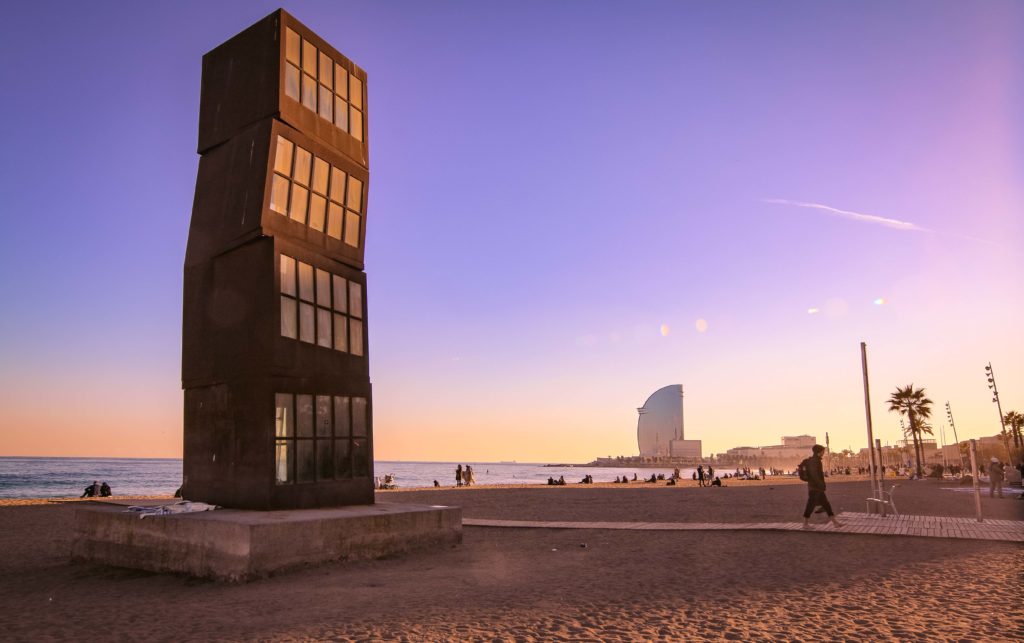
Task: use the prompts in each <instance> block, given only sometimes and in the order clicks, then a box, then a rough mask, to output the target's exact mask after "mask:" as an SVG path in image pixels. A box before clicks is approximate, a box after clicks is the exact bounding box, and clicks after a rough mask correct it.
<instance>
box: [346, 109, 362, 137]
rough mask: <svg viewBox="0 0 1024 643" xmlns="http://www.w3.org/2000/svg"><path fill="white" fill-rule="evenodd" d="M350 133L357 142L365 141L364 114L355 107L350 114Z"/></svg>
mask: <svg viewBox="0 0 1024 643" xmlns="http://www.w3.org/2000/svg"><path fill="white" fill-rule="evenodd" d="M348 120H349V124H348V131H349V133H350V134H351V135H352V136H354V137H355V139H356V140H357V141H361V140H363V113H362V112H360V111H359V110H357V109H356V108H355V107H353V108H351V109H350V110H349V112H348Z"/></svg>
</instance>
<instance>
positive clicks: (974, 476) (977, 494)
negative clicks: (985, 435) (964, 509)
mask: <svg viewBox="0 0 1024 643" xmlns="http://www.w3.org/2000/svg"><path fill="white" fill-rule="evenodd" d="M978 473H979V471H978V444H977V440H975V439H973V438H971V481H972V482H973V483H974V513H975V514H976V515H977V516H978V522H982V519H981V489H980V488H979V487H978Z"/></svg>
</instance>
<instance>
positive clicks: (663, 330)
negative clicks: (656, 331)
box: [661, 324, 668, 337]
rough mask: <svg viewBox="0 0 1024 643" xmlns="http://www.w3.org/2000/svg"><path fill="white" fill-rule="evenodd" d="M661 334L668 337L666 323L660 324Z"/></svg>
mask: <svg viewBox="0 0 1024 643" xmlns="http://www.w3.org/2000/svg"><path fill="white" fill-rule="evenodd" d="M661 336H662V337H668V324H662V325H661Z"/></svg>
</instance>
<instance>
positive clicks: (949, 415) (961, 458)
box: [946, 400, 967, 475]
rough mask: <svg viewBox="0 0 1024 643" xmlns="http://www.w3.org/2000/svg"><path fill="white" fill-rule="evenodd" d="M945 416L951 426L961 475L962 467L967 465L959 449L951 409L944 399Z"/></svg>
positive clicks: (958, 439)
mask: <svg viewBox="0 0 1024 643" xmlns="http://www.w3.org/2000/svg"><path fill="white" fill-rule="evenodd" d="M946 418H947V419H949V426H951V427H953V439H954V440H956V453H957V455H959V456H960V475H963V472H964V469H966V468H967V467H966V466H965V465H964V452H963V451H961V450H960V438H958V437H956V422H954V421H953V409H952V408H951V407H950V406H949V401H948V400H947V401H946Z"/></svg>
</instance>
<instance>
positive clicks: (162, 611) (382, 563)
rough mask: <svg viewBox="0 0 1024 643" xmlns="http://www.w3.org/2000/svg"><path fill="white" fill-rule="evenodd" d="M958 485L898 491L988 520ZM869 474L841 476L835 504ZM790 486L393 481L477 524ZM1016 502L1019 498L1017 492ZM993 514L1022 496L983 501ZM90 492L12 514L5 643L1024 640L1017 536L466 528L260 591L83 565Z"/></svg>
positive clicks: (794, 501) (382, 496) (671, 508)
mask: <svg viewBox="0 0 1024 643" xmlns="http://www.w3.org/2000/svg"><path fill="white" fill-rule="evenodd" d="M949 486H951V485H949V484H948V483H939V482H936V481H921V482H913V483H911V482H903V483H901V486H900V487H899V488H898V489H897V492H896V498H897V500H898V502H899V503H900V509H901V511H903V512H904V513H913V514H922V515H948V516H967V517H969V516H973V511H974V508H973V498H972V497H971V495H970V494H968V493H963V492H958V491H952V490H949V489H947V488H945V487H949ZM867 489H868V483H867V482H865V481H848V482H832V483H830V485H829V495H830V498H831V501H832V504H833V506H834V507H835V508H836V510H837V511H838V512H841V511H863V499H864V497H865V496H866V495H867ZM804 494H805V491H804V487H803V486H802V485H800V484H794V483H793V482H791V481H783V482H781V483H779V482H773V481H771V480H769V481H767V482H763V483H760V484H750V483H747V484H744V485H735V486H733V485H730V486H727V487H726V488H722V489H700V488H696V487H694V486H692V485H690V484H685V485H683V486H679V487H665V486H655V485H644V484H638V483H634V484H630V485H614V484H601V485H592V486H591V485H585V486H584V485H569V486H566V487H529V488H527V487H503V488H488V487H473V488H468V489H465V488H464V489H450V488H448V489H438V490H434V489H430V490H405V491H386V492H380V493H378V496H377V501H378V502H417V503H430V504H447V505H459V506H461V507H463V512H464V517H465V518H479V519H515V520H573V521H594V520H601V521H616V522H645V521H665V522H734V523H749V522H756V521H765V522H768V521H778V520H793V519H797V518H798V517H799V514H800V512H801V510H802V506H803V500H804ZM1014 495H1016V494H1014ZM982 504H983V511H984V512H985V515H986V516H987V517H989V518H1001V519H1012V520H1021V519H1024V501H1020V500H1016V499H1013V498H1005V499H1002V500H1000V499H991V500H990V499H989V498H988V497H987V495H986V496H984V497H983V499H982ZM74 506H75V503H53V502H44V501H36V502H34V503H33V502H29V501H17V502H4V503H3V506H0V524H2V525H3V526H4V528H3V529H2V530H0V551H3V555H2V556H0V601H2V602H3V604H4V606H5V608H4V610H2V612H0V628H2V631H3V632H4V634H3V638H4V639H7V640H24V641H28V640H32V641H40V640H76V641H83V640H155V641H163V640H166V641H172V640H173V641H180V640H204V641H205V640H224V641H234V640H284V641H291V640H400V641H401V640H407V641H437V640H500V641H530V640H571V641H597V640H671V641H678V640H778V641H795V640H800V641H832V640H851V641H852V640H865V639H871V640H879V639H895V640H912V641H935V640H953V641H956V640H985V641H1012V640H1020V639H1022V638H1024V602H1022V595H1024V581H1022V577H1021V570H1024V547H1021V546H1020V545H1019V544H1018V543H1007V542H987V541H977V540H957V539H943V538H912V537H892V536H876V535H864V534H831V533H824V532H823V531H822V530H821V529H817V530H812V531H810V532H798V533H789V532H786V533H782V532H767V531H749V530H745V531H729V530H725V531H713V532H712V531H707V532H701V531H693V532H656V531H611V530H566V529H508V528H486V527H468V526H467V527H466V528H465V530H464V541H463V543H462V544H461V545H458V546H455V547H451V548H448V549H444V550H440V551H423V552H416V553H412V554H408V555H404V556H400V557H393V558H388V559H381V560H373V561H362V562H337V563H331V564H327V565H320V566H317V567H311V568H306V569H301V570H297V571H294V572H290V573H287V574H281V575H277V576H274V577H271V578H266V579H262V580H258V581H254V582H251V583H247V584H234V585H232V584H221V583H215V582H209V581H199V580H195V579H190V578H186V577H183V576H174V575H159V574H151V573H146V572H140V571H132V570H125V569H115V568H107V567H101V566H98V565H91V564H82V563H72V562H70V561H69V559H68V549H69V543H70V538H71V525H72V517H73V511H74Z"/></svg>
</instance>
